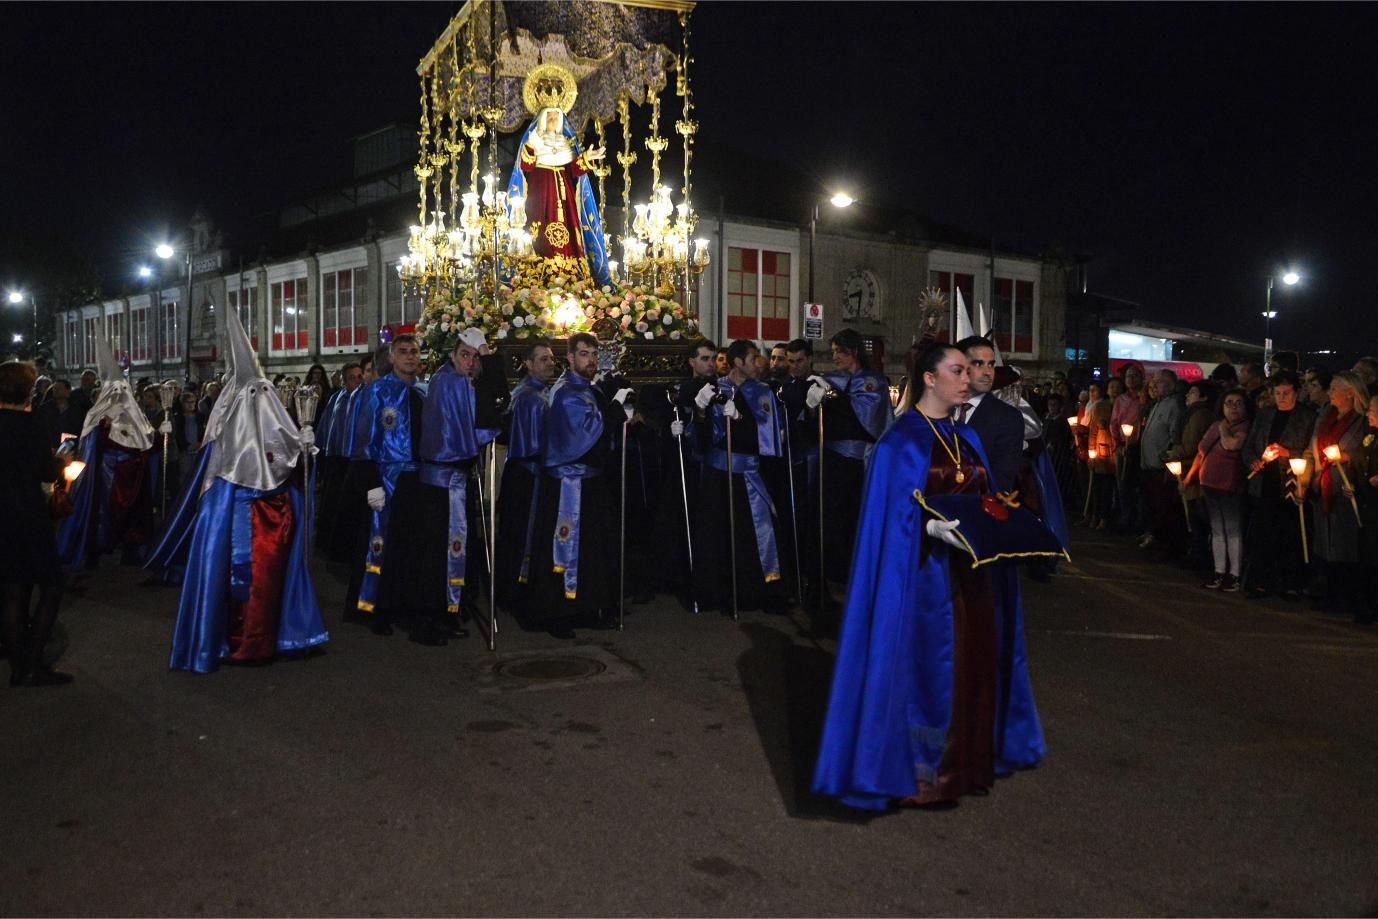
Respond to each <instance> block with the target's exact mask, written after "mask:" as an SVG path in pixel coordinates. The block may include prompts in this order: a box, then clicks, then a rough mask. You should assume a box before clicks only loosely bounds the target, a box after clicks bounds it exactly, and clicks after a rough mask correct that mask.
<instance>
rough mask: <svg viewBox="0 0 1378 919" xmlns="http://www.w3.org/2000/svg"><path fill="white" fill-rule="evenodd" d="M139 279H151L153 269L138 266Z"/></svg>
mask: <svg viewBox="0 0 1378 919" xmlns="http://www.w3.org/2000/svg"><path fill="white" fill-rule="evenodd" d="M139 277H140V278H142V279H144V280H145V281H147V280H148V279H149V278H151V277H153V269H152V268H150V267H148V266H147V265H140V266H139Z"/></svg>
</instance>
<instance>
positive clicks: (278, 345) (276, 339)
mask: <svg viewBox="0 0 1378 919" xmlns="http://www.w3.org/2000/svg"><path fill="white" fill-rule="evenodd" d="M273 350H274V351H281V350H282V333H281V332H274V333H273Z"/></svg>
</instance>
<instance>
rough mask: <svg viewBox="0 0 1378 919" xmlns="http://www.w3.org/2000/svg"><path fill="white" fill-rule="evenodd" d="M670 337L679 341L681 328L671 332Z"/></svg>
mask: <svg viewBox="0 0 1378 919" xmlns="http://www.w3.org/2000/svg"><path fill="white" fill-rule="evenodd" d="M670 338H671V339H672V340H674V341H679V329H675V330H674V331H673V332H671V333H670Z"/></svg>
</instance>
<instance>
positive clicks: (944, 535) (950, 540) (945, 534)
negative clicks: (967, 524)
mask: <svg viewBox="0 0 1378 919" xmlns="http://www.w3.org/2000/svg"><path fill="white" fill-rule="evenodd" d="M961 522H962V521H960V520H930V521H928V523H926V524H924V527H923V530H924V532H925V533H927V534H928V535H929V536H932V537H933V538H934V539H936V540H938V541H939V542H945V543H947V544H948V545H949V546H951V547H952V548H954V549H962V550H965V549H966V546H965V545H963V544H962V541H961V540H960V539H958V538H957V526H958V524H960V523H961Z"/></svg>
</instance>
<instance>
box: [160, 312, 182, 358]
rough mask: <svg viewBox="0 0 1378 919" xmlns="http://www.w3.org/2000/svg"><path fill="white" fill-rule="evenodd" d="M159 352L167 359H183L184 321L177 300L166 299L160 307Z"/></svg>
mask: <svg viewBox="0 0 1378 919" xmlns="http://www.w3.org/2000/svg"><path fill="white" fill-rule="evenodd" d="M159 312H160V315H159V317H158V323H159V327H158V334H159V336H160V338H159V342H160V344H161V347H160V348H159V353H160V354H161V356H162V359H163V360H165V361H180V360H181V359H182V323H181V322H180V321H179V317H178V315H177V301H176V300H164V301H163V302H162V305H161V306H160V307H159Z"/></svg>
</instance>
